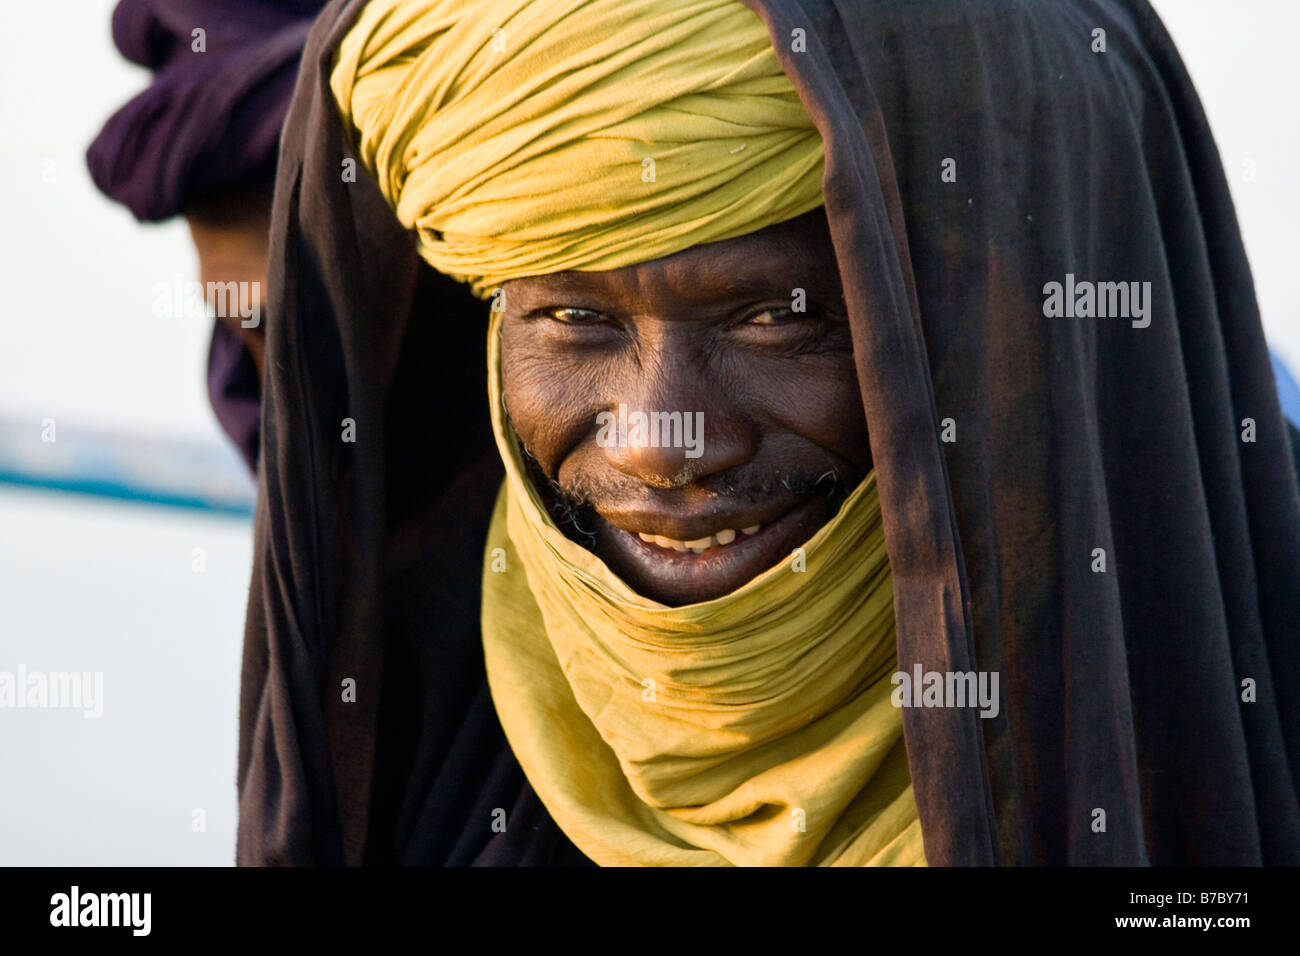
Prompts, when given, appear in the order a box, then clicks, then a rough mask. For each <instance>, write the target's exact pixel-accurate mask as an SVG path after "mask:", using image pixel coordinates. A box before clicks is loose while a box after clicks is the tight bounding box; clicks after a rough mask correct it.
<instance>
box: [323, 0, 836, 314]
mask: <svg viewBox="0 0 1300 956" xmlns="http://www.w3.org/2000/svg"><path fill="white" fill-rule="evenodd" d="M330 86H331V88H332V90H333V92H334V96H335V98H336V100H337V101H338V105H339V108H340V110H341V112H342V114H343V117H344V122H345V124H346V123H350V124H351V126H352V127H353V130H354V133H355V136H354V141H355V144H356V147H357V150H358V154H359V156H360V158H361V161H362V162H363V163H364V165H365V166H366V168H367V169H368V170H369V171H370V172H371V174H372V175H373V176H374V177H375V178H376V179H377V180H378V182H379V186H380V189H381V190H382V192H383V194H384V197H385V198H386V199H387V200H388V202H389V204H390V205H391V206H392V207H393V208H394V209H395V211H396V213H397V218H398V219H399V220H400V221H401V223H402V224H403V225H404V226H406V227H407V228H408V229H414V230H416V232H417V234H418V237H419V247H420V253H421V255H422V256H423V257H424V259H425V260H426V261H427V262H428V263H429V264H430V265H432V266H433V267H434V268H435V269H437V270H439V271H440V272H444V273H446V274H448V275H450V276H452V277H454V278H456V279H459V280H461V281H465V282H469V283H470V287H471V290H472V291H473V293H474V294H475V295H476V296H479V297H480V298H487V297H489V296H490V295H491V293H492V289H493V288H494V287H496V286H499V285H500V284H502V283H504V282H507V281H509V280H511V279H516V278H519V277H521V276H527V275H540V274H545V273H551V272H560V271H564V270H569V269H575V270H605V269H616V268H620V267H622V266H627V265H632V264H634V263H638V262H643V261H646V260H649V259H656V258H660V257H662V256H666V255H670V254H672V253H674V252H680V251H681V250H683V249H687V248H689V247H690V246H693V245H697V244H699V243H705V242H716V241H720V240H723V239H730V238H734V237H736V236H740V235H745V234H747V233H750V232H754V231H757V230H759V229H762V228H763V227H765V226H769V225H774V224H776V223H779V222H784V221H785V220H787V219H792V218H794V217H795V216H798V215H800V214H802V213H805V212H808V211H809V210H812V209H816V208H817V207H818V206H820V205H822V201H823V200H822V192H821V183H822V175H823V172H824V161H823V151H822V141H821V137H820V135H819V134H818V132H817V130H816V128H815V127H814V126H813V123H812V120H811V119H809V117H808V115H807V113H806V112H805V110H804V108H803V106H802V104H801V103H800V101H799V98H798V96H797V95H796V93H795V90H794V87H793V86H792V85H791V83H790V81H789V79H788V78H787V77H786V76H785V74H784V73H783V72H782V71H781V67H780V64H779V62H778V59H777V55H776V52H775V51H774V50H773V48H772V41H771V39H770V37H769V35H768V31H767V28H766V27H765V26H764V25H763V22H762V21H761V20H760V19H759V18H758V16H757V15H756V14H754V13H753V12H752V11H750V10H749V9H747V8H746V7H744V6H742V5H741V4H740V3H738V2H737V0H555V2H548V3H545V4H539V3H531V2H529V0H489V2H486V3H474V4H466V3H462V2H459V0H415V2H412V0H372V2H371V3H369V4H367V5H366V7H365V9H364V10H363V11H362V13H361V15H360V18H359V19H358V21H357V24H356V26H355V27H354V28H353V29H352V31H351V32H350V33H349V34H348V36H347V37H346V38H345V39H344V41H343V43H342V44H341V46H340V49H339V52H338V58H337V61H336V64H335V67H334V70H333V74H332V76H331V78H330Z"/></svg>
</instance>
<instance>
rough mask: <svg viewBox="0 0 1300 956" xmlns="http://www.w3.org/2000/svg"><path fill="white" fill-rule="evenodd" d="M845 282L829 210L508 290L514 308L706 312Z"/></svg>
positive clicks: (544, 276)
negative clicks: (614, 305) (716, 305)
mask: <svg viewBox="0 0 1300 956" xmlns="http://www.w3.org/2000/svg"><path fill="white" fill-rule="evenodd" d="M838 281H839V271H838V267H837V264H836V261H835V250H834V246H833V244H832V242H831V237H830V231H829V229H828V227H827V222H826V215H825V210H824V209H822V208H818V209H814V210H812V211H811V212H808V213H805V214H803V215H801V216H798V217H796V218H794V219H790V220H786V221H785V222H781V223H777V224H775V225H770V226H765V227H763V228H760V229H757V230H755V231H753V232H750V233H747V234H745V235H743V236H737V237H735V238H732V239H725V240H722V241H719V242H709V243H702V244H698V245H695V246H691V247H690V248H688V249H684V250H682V251H680V252H676V253H673V254H672V255H667V256H661V257H658V258H655V259H649V260H646V261H645V262H640V263H634V264H632V265H629V266H624V267H621V268H618V269H609V270H599V271H591V270H575V269H566V270H562V271H557V272H550V273H539V274H537V275H531V276H523V277H521V278H518V279H514V280H512V281H510V282H507V283H505V285H504V286H503V289H504V291H505V297H506V301H507V302H510V301H511V300H513V306H515V307H518V306H520V305H523V304H527V303H532V302H534V301H541V300H557V301H558V300H564V301H572V302H574V303H577V302H578V301H579V300H581V299H583V297H585V296H608V297H614V298H620V299H628V298H633V297H639V298H643V299H644V298H654V297H656V296H671V297H673V298H674V299H675V300H677V301H679V302H681V303H683V304H687V305H690V304H693V303H698V304H700V305H706V304H709V303H712V302H713V301H715V300H716V299H717V298H718V297H720V296H733V297H744V296H750V295H757V294H774V293H778V292H779V293H780V294H782V295H792V294H794V292H793V290H794V289H796V288H806V289H817V290H818V292H819V293H822V294H826V293H827V292H829V291H831V290H832V289H833V290H834V291H835V292H836V293H837V294H838V291H839V290H838Z"/></svg>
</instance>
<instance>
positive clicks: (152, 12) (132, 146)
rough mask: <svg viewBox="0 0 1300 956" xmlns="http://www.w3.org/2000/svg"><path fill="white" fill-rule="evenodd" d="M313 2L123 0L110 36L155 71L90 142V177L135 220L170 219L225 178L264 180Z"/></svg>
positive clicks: (269, 176)
mask: <svg viewBox="0 0 1300 956" xmlns="http://www.w3.org/2000/svg"><path fill="white" fill-rule="evenodd" d="M322 6H324V0H122V2H121V3H119V4H118V5H117V7H116V9H115V10H114V11H113V41H114V42H115V43H116V44H117V48H118V49H119V50H120V51H121V52H122V55H123V56H125V57H126V58H127V59H128V60H131V61H132V62H133V63H138V64H139V65H140V66H144V67H148V68H149V69H150V70H153V71H154V77H153V81H152V82H151V83H150V84H149V86H148V87H147V88H146V89H145V90H144V91H143V92H141V93H140V94H139V95H138V96H136V97H135V98H134V99H132V100H131V101H130V102H128V103H127V104H126V105H125V106H123V107H122V108H121V109H120V110H118V111H117V112H116V113H114V114H113V116H112V117H110V118H109V120H108V122H107V123H105V124H104V128H103V129H102V130H101V131H100V133H99V135H98V136H97V137H96V138H95V140H94V142H92V143H91V144H90V148H89V149H88V150H87V152H86V162H87V164H88V165H89V167H90V175H91V178H92V179H94V181H95V185H96V186H98V187H99V189H100V190H101V191H102V192H103V193H104V194H105V195H107V196H108V197H109V198H111V199H114V200H116V201H117V202H120V203H122V204H123V205H125V206H126V207H127V208H129V209H130V210H131V212H132V213H134V214H135V217H136V218H137V219H139V220H140V221H142V222H161V221H162V220H165V219H170V218H171V217H172V216H175V215H178V214H180V213H182V212H184V211H185V209H186V208H187V206H189V205H190V204H191V203H192V202H194V201H196V200H199V199H202V198H204V197H205V196H206V195H208V194H210V193H213V192H217V191H219V190H222V189H224V188H227V187H231V186H237V185H243V184H248V183H251V182H264V183H265V184H266V186H267V189H268V191H269V189H270V186H271V184H272V183H273V182H274V174H275V159H276V152H277V150H278V149H279V144H280V128H281V126H283V125H284V115H285V112H286V111H287V110H288V108H289V100H290V99H291V97H292V96H293V85H294V81H295V79H296V78H297V75H298V61H299V58H300V57H301V55H302V48H303V44H304V43H305V42H306V39H307V32H308V30H309V29H310V28H311V24H312V21H313V20H314V19H315V17H316V14H317V13H319V12H320V9H321V7H322ZM196 30H202V31H203V33H202V35H201V38H200V37H197V36H195V31H196ZM200 39H201V42H199V41H200Z"/></svg>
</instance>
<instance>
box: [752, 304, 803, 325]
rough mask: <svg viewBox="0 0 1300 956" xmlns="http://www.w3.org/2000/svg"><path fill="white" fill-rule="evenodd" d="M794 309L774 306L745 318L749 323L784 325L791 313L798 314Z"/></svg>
mask: <svg viewBox="0 0 1300 956" xmlns="http://www.w3.org/2000/svg"><path fill="white" fill-rule="evenodd" d="M798 314H799V313H796V312H795V311H794V309H790V308H776V309H764V310H763V311H762V312H756V313H755V314H754V315H751V316H750V317H749V318H748V319H746V320H745V321H746V323H747V324H749V325H784V324H785V322H787V321H788V320H789V318H790V316H792V315H798Z"/></svg>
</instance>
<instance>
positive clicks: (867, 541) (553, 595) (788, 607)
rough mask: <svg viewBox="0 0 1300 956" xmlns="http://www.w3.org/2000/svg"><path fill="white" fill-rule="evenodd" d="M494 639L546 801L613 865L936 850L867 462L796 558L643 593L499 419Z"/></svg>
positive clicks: (848, 860) (909, 860)
mask: <svg viewBox="0 0 1300 956" xmlns="http://www.w3.org/2000/svg"><path fill="white" fill-rule="evenodd" d="M500 322H501V319H500V316H499V315H498V314H494V315H493V320H492V324H491V327H490V330H489V339H488V363H489V375H488V381H489V390H490V393H491V406H492V424H493V429H494V431H495V433H496V439H497V445H498V447H499V448H500V451H501V456H502V459H503V460H504V462H505V465H506V473H507V477H506V480H505V482H504V483H503V485H502V488H501V492H500V495H499V496H498V499H497V505H496V510H495V512H494V514H493V518H492V524H491V529H490V531H489V535H488V543H487V552H486V555H485V563H484V575H483V611H482V626H483V647H484V653H485V658H486V663H487V676H488V681H489V684H490V687H491V691H492V698H493V701H494V702H495V704H496V709H497V713H498V715H499V716H500V718H501V724H502V726H503V728H504V729H505V733H506V737H507V739H508V740H509V741H510V745H511V748H512V749H513V751H514V753H515V755H516V756H517V757H518V759H519V762H520V764H521V766H522V767H523V769H524V773H525V774H526V775H527V777H528V780H529V782H530V783H531V784H532V786H533V788H534V790H536V792H537V794H538V796H539V797H540V798H541V800H542V803H543V804H544V805H545V806H546V808H547V810H548V811H549V812H550V813H551V816H552V817H553V818H554V819H555V821H556V822H557V823H558V824H559V826H560V828H561V829H562V830H563V831H564V832H565V833H566V834H567V835H568V836H569V838H570V839H571V840H572V841H573V842H574V844H575V845H576V846H577V847H578V848H579V849H580V850H582V852H583V853H585V854H586V855H587V856H589V857H590V858H591V859H593V860H595V861H596V862H597V863H599V864H601V865H603V866H620V865H666V866H675V865H680V866H726V865H737V866H756V865H758V866H761V865H782V866H807V865H819V866H873V865H924V862H925V860H924V854H923V849H922V844H921V830H920V822H919V820H918V818H917V812H916V805H915V803H914V801H913V796H912V786H911V781H910V778H909V775H908V766H907V755H906V752H905V750H904V746H903V737H902V718H901V714H900V712H899V711H898V710H897V709H896V708H895V707H894V706H893V705H892V704H891V702H890V691H891V689H892V686H891V684H890V681H889V676H890V674H891V673H892V672H893V671H894V670H895V668H896V651H895V643H894V615H893V593H892V585H891V578H890V573H889V560H888V556H887V554H886V551H885V543H884V535H883V531H882V530H881V523H880V507H879V503H878V500H877V495H876V485H875V476H874V473H872V474H871V475H868V477H867V478H866V479H865V480H864V481H863V482H862V484H861V485H859V486H858V488H857V489H856V490H855V491H854V492H853V493H852V494H851V495H850V496H849V497H848V499H847V500H846V501H845V502H844V505H843V506H842V507H841V509H840V511H839V513H838V515H837V516H836V517H835V518H834V519H833V520H832V521H831V522H830V523H829V524H827V525H826V526H824V527H823V528H821V529H820V530H819V531H818V532H817V534H816V535H814V536H813V538H812V539H811V540H809V541H808V542H807V543H806V544H805V545H804V546H803V548H802V549H801V550H802V551H803V561H802V563H801V565H800V566H802V567H805V568H806V570H803V571H796V570H794V569H793V563H792V561H786V562H785V563H783V564H781V565H778V566H777V567H774V568H772V569H770V570H768V571H766V572H764V573H763V574H760V575H758V576H757V577H756V578H754V579H753V580H751V581H750V582H748V583H747V584H745V585H743V586H742V587H740V588H739V589H737V590H736V591H733V592H732V593H730V594H727V595H725V596H723V597H720V598H717V599H715V600H712V601H705V602H702V603H699V604H691V605H687V606H684V607H675V608H674V607H667V606H665V605H662V604H659V603H657V602H655V601H651V600H649V599H647V598H644V597H642V596H640V595H638V594H636V593H635V592H634V591H632V590H631V589H630V588H629V587H628V586H627V585H626V584H624V583H623V582H622V581H621V580H620V579H619V578H618V577H617V576H615V575H614V573H613V572H611V571H610V570H609V569H608V568H607V567H606V566H605V564H604V562H602V561H601V560H600V559H599V558H597V557H596V556H595V555H594V554H592V553H591V552H590V551H587V550H586V549H584V548H582V547H581V546H579V545H578V544H576V543H575V542H573V541H571V540H569V539H568V538H566V537H565V536H564V534H563V533H562V532H561V531H560V530H559V529H558V528H557V527H556V525H555V524H554V522H552V521H551V519H550V518H549V517H548V516H547V512H546V508H545V507H544V505H543V503H542V502H541V500H540V498H539V496H538V494H537V492H536V489H535V488H534V487H533V485H532V482H531V481H530V480H529V479H528V477H527V474H526V472H525V470H524V464H523V459H522V453H521V451H520V448H519V443H518V440H517V439H516V437H515V436H514V433H513V430H512V429H511V428H510V426H509V424H508V422H507V421H506V416H505V412H504V406H503V400H502V391H501V382H500V358H499V350H500Z"/></svg>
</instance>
